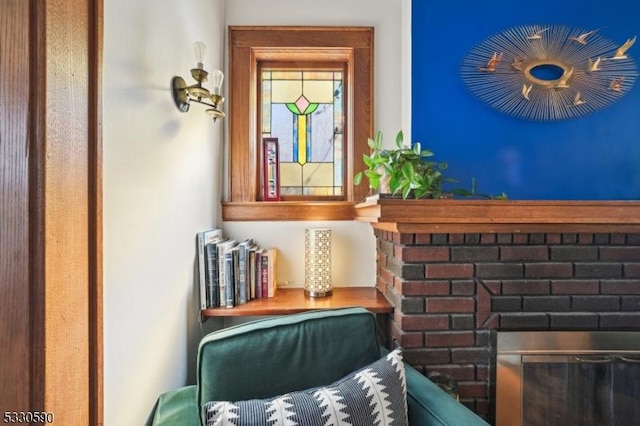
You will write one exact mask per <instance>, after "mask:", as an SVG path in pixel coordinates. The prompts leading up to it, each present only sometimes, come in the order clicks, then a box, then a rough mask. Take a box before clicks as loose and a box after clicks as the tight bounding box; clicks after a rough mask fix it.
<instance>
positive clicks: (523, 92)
mask: <svg viewBox="0 0 640 426" xmlns="http://www.w3.org/2000/svg"><path fill="white" fill-rule="evenodd" d="M635 42H636V36H634V37H631V38H628V39H627V40H626V41H625V42H624V43H622V44H620V43H619V42H618V43H617V42H614V41H612V40H610V39H608V38H606V37H605V36H604V35H603V31H602V29H601V28H596V29H583V28H572V27H569V26H566V25H544V24H542V25H541V24H535V25H521V26H515V27H511V28H507V29H505V30H503V31H501V32H499V33H497V34H494V35H493V36H490V37H488V38H486V39H485V40H483V41H481V42H480V43H479V44H477V45H475V46H473V47H472V48H471V49H470V50H469V51H468V52H467V54H466V56H465V57H464V59H463V61H462V65H461V69H460V73H461V77H462V80H463V81H464V82H465V84H466V86H467V88H468V89H469V90H470V91H471V93H473V94H474V95H476V96H477V97H478V98H480V99H481V100H482V101H484V102H486V103H487V104H488V105H489V106H491V107H493V108H495V109H497V110H498V111H500V112H503V113H505V114H508V115H511V116H514V117H517V118H523V119H527V120H534V121H557V120H567V119H572V118H577V117H580V116H584V115H586V114H589V113H592V112H594V111H597V110H600V109H602V108H605V107H608V106H611V105H613V104H614V103H615V102H617V101H618V100H619V99H620V98H621V97H622V96H623V95H625V94H626V93H628V92H629V91H630V90H631V89H632V88H633V86H634V83H635V80H636V78H637V77H638V70H637V66H636V62H635V61H634V59H633V57H632V47H633V46H634V44H635ZM503 62H504V63H505V64H506V65H504V64H503Z"/></svg>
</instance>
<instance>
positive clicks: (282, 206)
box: [222, 201, 355, 222]
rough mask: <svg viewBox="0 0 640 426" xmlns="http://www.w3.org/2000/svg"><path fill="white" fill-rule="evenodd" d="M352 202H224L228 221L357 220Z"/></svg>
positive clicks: (224, 211)
mask: <svg viewBox="0 0 640 426" xmlns="http://www.w3.org/2000/svg"><path fill="white" fill-rule="evenodd" d="M353 205H354V203H352V202H350V201H254V202H233V201H231V202H223V203H222V220H224V221H230V222H232V221H275V220H353V219H354V216H355V212H354V208H353Z"/></svg>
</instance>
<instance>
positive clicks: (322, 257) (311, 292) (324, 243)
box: [304, 229, 333, 297]
mask: <svg viewBox="0 0 640 426" xmlns="http://www.w3.org/2000/svg"><path fill="white" fill-rule="evenodd" d="M332 291H333V287H332V285H331V230H330V229H306V230H305V231H304V293H305V294H306V295H308V296H311V297H324V296H329V295H330V294H331V293H332Z"/></svg>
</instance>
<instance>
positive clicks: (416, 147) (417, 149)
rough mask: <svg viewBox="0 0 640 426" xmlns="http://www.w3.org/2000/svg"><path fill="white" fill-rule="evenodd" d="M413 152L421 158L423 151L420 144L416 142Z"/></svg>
mask: <svg viewBox="0 0 640 426" xmlns="http://www.w3.org/2000/svg"><path fill="white" fill-rule="evenodd" d="M413 152H414V153H415V154H416V155H417V156H420V154H421V152H422V150H421V149H420V142H415V143H414V144H413Z"/></svg>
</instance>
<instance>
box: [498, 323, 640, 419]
mask: <svg viewBox="0 0 640 426" xmlns="http://www.w3.org/2000/svg"><path fill="white" fill-rule="evenodd" d="M496 367H497V368H496V426H543V425H546V426H555V425H562V426H564V425H576V426H590V425H594V426H595V425H597V426H626V425H638V424H640V332H632V331H629V332H626V331H623V332H605V331H594V332H564V331H558V332H554V331H545V332H498V334H497V356H496Z"/></svg>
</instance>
